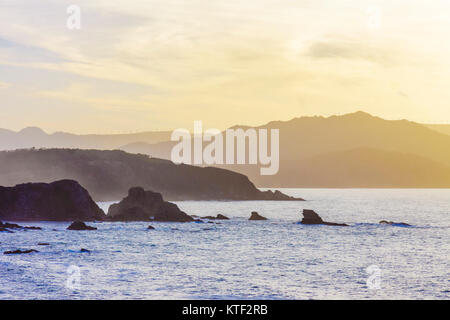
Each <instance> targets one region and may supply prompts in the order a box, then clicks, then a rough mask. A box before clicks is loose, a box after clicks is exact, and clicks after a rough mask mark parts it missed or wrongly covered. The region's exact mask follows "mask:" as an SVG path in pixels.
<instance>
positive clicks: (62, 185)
mask: <svg viewBox="0 0 450 320" xmlns="http://www.w3.org/2000/svg"><path fill="white" fill-rule="evenodd" d="M104 218H105V214H104V212H103V211H102V210H101V209H100V208H99V207H98V206H97V204H96V203H95V202H94V201H93V200H92V198H91V196H90V195H89V193H88V192H87V191H86V189H84V188H83V187H82V186H81V185H80V184H79V183H78V182H76V181H73V180H61V181H56V182H53V183H27V184H20V185H17V186H15V187H0V219H5V220H12V221H73V220H77V219H80V220H88V221H91V220H103V219H104Z"/></svg>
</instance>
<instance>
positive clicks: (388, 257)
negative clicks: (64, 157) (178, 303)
mask: <svg viewBox="0 0 450 320" xmlns="http://www.w3.org/2000/svg"><path fill="white" fill-rule="evenodd" d="M282 191H283V192H286V193H288V194H290V195H294V196H301V197H304V198H305V199H307V200H308V201H306V202H272V201H235V202H220V201H184V202H177V204H178V205H179V206H180V208H181V209H182V210H184V211H185V212H187V213H188V214H193V215H199V216H206V215H216V214H218V213H222V214H224V215H226V216H228V217H230V218H232V219H231V220H229V221H220V223H221V224H209V223H204V224H197V223H151V225H153V226H154V227H155V228H156V229H155V230H146V228H147V226H148V225H149V224H150V223H147V222H132V223H119V222H114V223H110V222H103V223H95V224H92V225H95V226H96V227H97V228H98V230H97V231H80V232H71V231H67V230H66V227H67V226H68V224H67V223H53V222H52V223H50V222H48V223H47V222H41V223H29V225H36V226H41V227H43V230H42V231H31V230H29V231H17V232H16V233H15V234H6V233H1V234H0V250H1V251H6V250H13V249H17V248H34V249H37V250H39V251H40V252H39V253H32V254H29V255H11V256H8V255H0V274H2V277H1V278H0V299H8V298H15V299H171V298H175V299H185V298H193V299H223V298H229V299H258V298H260V299H321V298H330V299H337V298H358V299H394V298H405V299H449V298H450V290H449V288H450V272H449V270H450V269H449V267H450V259H449V256H448V249H449V244H450V243H449V239H450V214H449V212H450V203H449V201H448V199H449V198H450V189H439V190H438V189H426V190H423V189H284V190H282ZM101 205H102V207H103V208H105V209H106V208H107V207H108V205H109V203H102V204H101ZM304 208H307V209H314V210H315V211H316V212H318V213H319V214H320V215H321V216H322V218H324V220H327V221H333V222H345V223H349V224H351V226H350V227H330V226H304V225H300V224H294V222H297V221H299V220H300V219H301V215H300V212H301V211H302V209H304ZM251 211H258V212H259V213H260V214H261V215H263V216H266V217H267V218H269V220H268V221H247V219H248V217H249V216H250V212H251ZM383 219H385V220H392V221H395V222H406V223H409V224H411V225H412V226H411V227H396V226H388V225H380V224H378V222H379V221H380V220H383ZM22 224H23V223H22ZM38 242H48V243H50V246H38V245H37V244H38ZM81 248H86V249H89V250H90V251H91V252H90V253H81V252H80V249H81ZM71 265H74V266H78V267H79V268H80V271H81V277H80V285H79V287H78V288H76V289H69V288H67V286H66V282H67V280H68V273H67V268H68V267H69V266H71ZM369 266H376V267H378V268H379V269H380V270H381V278H380V289H377V290H374V289H369V288H368V287H367V284H366V281H367V279H368V278H369V276H370V274H368V273H367V271H366V269H367V268H368V267H369Z"/></svg>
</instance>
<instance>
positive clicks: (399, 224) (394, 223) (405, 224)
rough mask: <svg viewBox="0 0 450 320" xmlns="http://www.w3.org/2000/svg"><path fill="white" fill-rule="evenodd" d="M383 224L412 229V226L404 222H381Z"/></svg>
mask: <svg viewBox="0 0 450 320" xmlns="http://www.w3.org/2000/svg"><path fill="white" fill-rule="evenodd" d="M380 223H381V224H388V225H397V226H405V227H410V226H411V225H410V224H407V223H404V222H393V221H386V220H381V221H380Z"/></svg>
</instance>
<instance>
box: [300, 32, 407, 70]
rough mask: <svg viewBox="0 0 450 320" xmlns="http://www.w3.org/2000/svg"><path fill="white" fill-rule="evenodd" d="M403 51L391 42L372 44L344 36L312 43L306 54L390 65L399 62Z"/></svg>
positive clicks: (315, 57)
mask: <svg viewBox="0 0 450 320" xmlns="http://www.w3.org/2000/svg"><path fill="white" fill-rule="evenodd" d="M400 54H401V53H400V52H399V51H397V50H396V48H395V47H390V46H389V44H387V43H386V44H384V45H383V44H370V43H367V41H364V40H362V39H353V40H350V39H346V38H344V37H334V38H325V39H321V40H316V41H314V42H313V43H311V44H310V45H309V46H308V47H307V49H306V51H305V52H304V55H305V56H308V57H312V58H314V59H347V60H366V61H369V62H372V63H377V64H382V65H390V64H394V63H398V62H399V60H400V59H399V55H400Z"/></svg>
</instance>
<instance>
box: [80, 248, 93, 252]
mask: <svg viewBox="0 0 450 320" xmlns="http://www.w3.org/2000/svg"><path fill="white" fill-rule="evenodd" d="M80 252H91V251H89V250H88V249H84V248H81V250H80Z"/></svg>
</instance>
